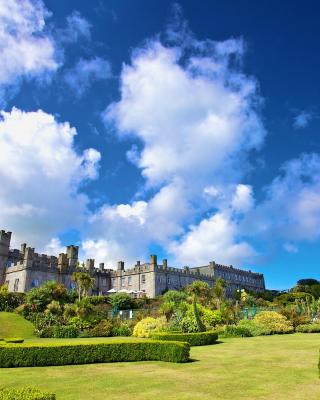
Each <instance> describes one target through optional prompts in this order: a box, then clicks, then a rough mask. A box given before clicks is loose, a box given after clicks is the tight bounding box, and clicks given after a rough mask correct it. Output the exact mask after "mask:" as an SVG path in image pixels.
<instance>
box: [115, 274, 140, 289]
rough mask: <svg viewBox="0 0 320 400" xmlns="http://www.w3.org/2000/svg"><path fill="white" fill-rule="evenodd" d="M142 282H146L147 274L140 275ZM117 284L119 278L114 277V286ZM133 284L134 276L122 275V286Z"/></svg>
mask: <svg viewBox="0 0 320 400" xmlns="http://www.w3.org/2000/svg"><path fill="white" fill-rule="evenodd" d="M140 282H141V284H142V285H144V284H145V283H146V276H145V275H141V277H140ZM116 285H117V278H112V287H115V286H116ZM126 285H128V286H132V276H128V277H126V276H122V277H121V286H126Z"/></svg>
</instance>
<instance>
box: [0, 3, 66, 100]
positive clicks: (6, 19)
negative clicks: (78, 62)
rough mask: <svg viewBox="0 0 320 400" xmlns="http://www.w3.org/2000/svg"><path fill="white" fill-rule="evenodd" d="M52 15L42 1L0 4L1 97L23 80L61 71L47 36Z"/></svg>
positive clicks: (51, 42)
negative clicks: (48, 20) (47, 21)
mask: <svg viewBox="0 0 320 400" xmlns="http://www.w3.org/2000/svg"><path fill="white" fill-rule="evenodd" d="M49 16H50V13H49V12H48V10H47V9H46V8H45V6H44V4H43V3H42V1H41V0H35V1H29V0H24V1H18V0H0V48H1V57H0V91H1V92H0V97H1V99H0V100H1V101H2V102H3V101H4V96H5V94H7V91H8V89H9V88H11V89H12V87H15V86H16V85H17V84H18V82H19V79H21V78H23V77H24V78H27V79H30V78H43V77H44V76H48V74H49V73H51V72H53V71H55V70H56V69H57V68H58V63H57V61H56V59H55V44H54V41H53V40H52V38H51V37H50V35H49V34H48V33H47V32H46V29H45V28H46V19H47V18H48V17H49Z"/></svg>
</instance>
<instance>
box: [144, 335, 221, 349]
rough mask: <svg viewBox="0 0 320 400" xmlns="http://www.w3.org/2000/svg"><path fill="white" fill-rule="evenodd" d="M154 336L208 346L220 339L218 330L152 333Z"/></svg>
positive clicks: (158, 338) (157, 338)
mask: <svg viewBox="0 0 320 400" xmlns="http://www.w3.org/2000/svg"><path fill="white" fill-rule="evenodd" d="M152 338H153V339H156V340H169V341H171V340H174V341H178V342H187V343H189V344H190V346H206V345H208V344H213V343H216V341H217V339H218V334H217V333H216V332H197V333H180V332H177V333H174V332H157V333H153V334H152Z"/></svg>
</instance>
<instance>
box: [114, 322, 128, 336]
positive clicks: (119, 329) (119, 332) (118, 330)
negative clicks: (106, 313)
mask: <svg viewBox="0 0 320 400" xmlns="http://www.w3.org/2000/svg"><path fill="white" fill-rule="evenodd" d="M131 335H132V330H131V328H130V327H129V326H128V325H127V324H121V325H120V326H114V327H113V328H112V330H111V336H131Z"/></svg>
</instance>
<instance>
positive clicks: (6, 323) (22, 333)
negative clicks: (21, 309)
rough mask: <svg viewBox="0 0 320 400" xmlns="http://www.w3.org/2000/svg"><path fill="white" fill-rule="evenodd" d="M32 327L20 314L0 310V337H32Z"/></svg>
mask: <svg viewBox="0 0 320 400" xmlns="http://www.w3.org/2000/svg"><path fill="white" fill-rule="evenodd" d="M33 330H34V327H33V325H32V323H31V322H29V321H26V320H25V319H24V318H22V317H21V316H20V315H17V314H15V313H11V312H0V338H5V337H23V338H33V337H34V334H33Z"/></svg>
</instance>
